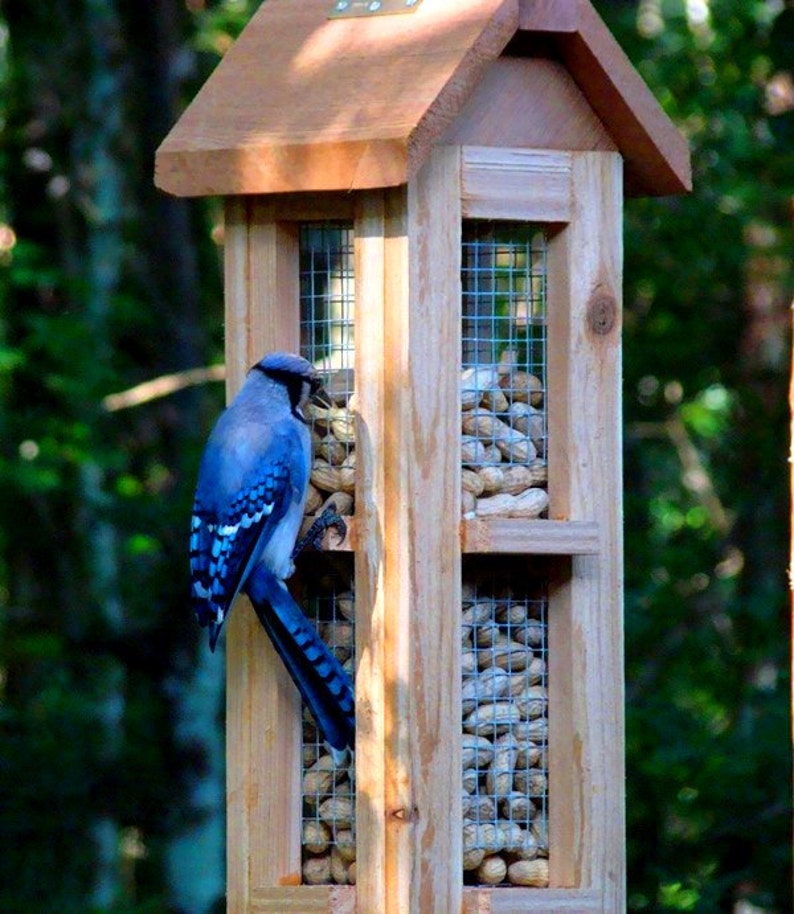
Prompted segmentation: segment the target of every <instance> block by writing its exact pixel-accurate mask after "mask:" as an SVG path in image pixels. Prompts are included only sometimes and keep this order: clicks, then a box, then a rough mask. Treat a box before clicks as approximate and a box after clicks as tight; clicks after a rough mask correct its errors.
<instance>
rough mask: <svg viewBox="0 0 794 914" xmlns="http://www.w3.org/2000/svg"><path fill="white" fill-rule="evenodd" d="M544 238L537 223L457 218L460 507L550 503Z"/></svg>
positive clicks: (506, 511) (473, 510)
mask: <svg viewBox="0 0 794 914" xmlns="http://www.w3.org/2000/svg"><path fill="white" fill-rule="evenodd" d="M546 247H547V245H546V234H545V232H544V230H543V229H542V228H541V227H538V226H535V225H531V224H528V223H513V222H491V221H483V220H467V221H465V222H464V223H463V250H462V270H463V275H462V285H463V326H462V352H463V363H462V366H461V368H462V374H461V408H462V422H461V425H462V440H461V451H462V461H463V466H464V468H463V493H462V507H463V513H464V515H469V516H471V515H475V514H476V515H480V516H488V515H501V516H508V517H511V516H512V517H539V516H541V515H543V514H544V513H545V512H546V510H547V508H548V495H547V494H546V491H545V488H546V483H547V475H548V474H547V464H546V458H547V453H548V426H547V421H546V406H547V404H546V389H547V379H546V374H547V372H546V364H547V358H546V349H547V346H546V342H547V336H546Z"/></svg>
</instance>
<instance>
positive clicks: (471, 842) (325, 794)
mask: <svg viewBox="0 0 794 914" xmlns="http://www.w3.org/2000/svg"><path fill="white" fill-rule="evenodd" d="M463 596H464V599H463V604H462V614H461V642H462V667H463V682H462V707H461V713H462V718H461V721H462V725H461V730H462V732H461V747H462V769H463V770H462V789H463V824H462V829H463V835H462V837H463V860H462V866H463V870H464V877H465V880H466V882H467V883H469V884H476V885H499V884H508V885H515V886H546V885H548V838H547V833H546V819H545V816H546V812H547V800H548V783H547V752H546V746H547V739H548V701H547V694H546V685H545V683H546V661H545V657H544V655H545V626H544V624H543V621H542V618H541V615H542V613H541V609H540V604H539V603H537V602H534V601H530V600H519V599H515V598H513V597H512V596H506V597H499V598H496V597H483V596H482V595H481V594H479V595H478V593H477V591H476V590H475V588H473V587H471V586H467V585H464V588H463ZM336 611H337V616H338V619H337V621H336V622H327V623H323V624H321V626H320V634H321V637H322V638H323V640H325V642H326V643H327V644H328V645H329V647H330V648H331V650H333V651H334V652H335V653H336V655H337V656H338V658H339V659H340V660H341V661H342V662H343V664H345V665H346V667H347V668H348V669H351V668H352V664H353V615H354V600H353V595H352V593H345V594H342V595H341V596H339V597H337V598H336ZM302 795H303V803H304V817H303V836H302V846H303V881H304V883H305V884H307V885H322V884H328V883H333V884H336V885H348V884H355V881H356V843H355V824H354V810H355V773H354V771H353V769H352V765H351V767H345V768H337V767H335V765H334V761H333V759H332V757H331V756H330V754H328V752H327V750H325V749H324V748H321V747H319V746H318V743H317V734H316V729H315V727H314V725H313V723H312V722H311V720H310V718H308V717H306V718H305V720H304V773H303V783H302Z"/></svg>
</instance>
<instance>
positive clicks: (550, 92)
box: [444, 57, 617, 150]
mask: <svg viewBox="0 0 794 914" xmlns="http://www.w3.org/2000/svg"><path fill="white" fill-rule="evenodd" d="M444 142H447V143H460V144H461V145H463V146H496V147H507V148H514V147H525V148H529V149H532V148H534V149H561V150H572V149H579V150H591V149H594V150H595V149H603V150H615V149H617V146H616V140H615V139H613V138H612V136H610V134H609V132H608V131H607V129H606V128H605V127H604V124H603V123H602V122H601V121H600V120H599V118H598V117H597V116H596V114H594V113H593V109H592V108H591V107H590V105H589V104H588V102H587V100H586V98H585V97H584V95H583V94H582V91H581V90H580V89H579V87H578V86H577V85H576V83H575V82H574V81H573V79H572V78H571V76H570V74H569V73H568V72H567V70H566V69H565V67H564V66H563V65H562V64H561V63H559V62H558V61H554V60H543V59H535V58H529V57H499V58H497V59H496V60H494V61H493V62H492V63H491V64H490V65H489V67H488V69H487V70H486V71H485V73H484V74H483V78H482V79H481V80H480V82H479V83H478V84H477V86H476V87H475V89H474V91H473V92H472V94H471V96H470V98H469V100H468V101H467V102H466V105H465V106H464V108H463V110H462V111H461V113H460V115H459V116H458V117H457V118H456V120H455V122H454V124H452V126H451V127H450V128H449V129H448V130H447V132H446V133H445V135H444Z"/></svg>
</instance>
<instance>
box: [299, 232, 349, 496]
mask: <svg viewBox="0 0 794 914" xmlns="http://www.w3.org/2000/svg"><path fill="white" fill-rule="evenodd" d="M299 247H300V261H299V264H300V314H301V322H300V331H301V355H303V356H304V358H306V359H308V360H309V361H310V362H311V363H312V364H313V365H314V366H315V367H316V368H318V369H319V370H320V371H321V373H322V374H323V377H324V383H325V389H326V391H327V393H328V394H329V396H330V398H331V401H332V403H333V406H331V407H330V408H327V407H324V406H320V405H317V404H311V405H310V406H309V408H308V418H309V421H310V426H311V430H312V440H313V444H314V464H313V467H312V477H311V487H310V489H309V496H308V499H307V503H306V513H307V514H316V513H319V512H320V511H322V510H323V508H324V507H325V505H326V504H328V503H329V502H330V501H333V502H334V504H335V506H336V509H337V512H338V513H339V514H352V513H353V492H354V488H355V469H354V468H355V459H356V458H355V429H354V421H353V413H352V404H351V398H352V396H353V360H354V353H355V338H354V320H353V310H354V302H355V281H354V276H353V264H354V261H353V224H352V223H351V222H305V223H302V224H301V226H300V240H299Z"/></svg>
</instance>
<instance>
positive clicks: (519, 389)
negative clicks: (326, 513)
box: [306, 350, 549, 518]
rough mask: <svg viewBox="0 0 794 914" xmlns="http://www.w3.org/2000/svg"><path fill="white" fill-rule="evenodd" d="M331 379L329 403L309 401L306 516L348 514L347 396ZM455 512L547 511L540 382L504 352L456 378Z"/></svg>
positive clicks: (351, 472) (351, 428) (350, 407)
mask: <svg viewBox="0 0 794 914" xmlns="http://www.w3.org/2000/svg"><path fill="white" fill-rule="evenodd" d="M340 374H341V376H342V378H343V381H345V382H348V381H349V374H350V373H349V372H342V373H339V372H337V373H336V374H335V375H332V377H331V379H330V381H329V384H328V388H329V393H330V396H331V399H332V401H333V405H332V406H328V407H325V406H318V405H317V404H314V403H312V404H310V405H309V406H308V407H307V418H308V419H309V420H310V423H311V427H312V441H313V445H314V460H313V463H312V471H311V482H310V485H309V494H308V497H307V500H306V513H307V514H319V513H321V512H322V511H323V510H324V509H325V507H327V506H328V505H329V504H331V503H332V502H333V504H334V505H335V506H336V511H337V513H338V514H341V515H351V514H353V509H354V505H353V496H354V492H355V485H356V469H355V467H356V450H355V394H350V393H349V391H348V390H347V389H344V384H343V383H339V382H336V381H335V379H336V377H337V375H340ZM460 402H461V439H460V448H461V463H462V465H463V469H462V471H461V473H462V479H461V483H462V491H461V512H462V514H463V516H464V517H475V516H476V517H497V516H499V517H527V518H533V517H539V516H540V515H541V514H543V512H544V511H546V509H547V508H548V504H549V497H548V494H547V492H546V489H545V487H546V483H547V476H548V474H547V466H546V440H545V426H546V418H545V413H544V393H543V385H542V382H541V381H540V379H539V378H537V377H536V376H535V375H533V374H530V373H529V372H527V371H522V370H519V369H518V368H516V367H515V353H514V352H512V351H511V350H506V351H505V352H504V353H503V354H502V357H501V360H500V361H499V362H498V363H496V364H488V365H479V366H477V367H475V368H467V369H466V370H465V371H463V372H462V374H461V381H460Z"/></svg>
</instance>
